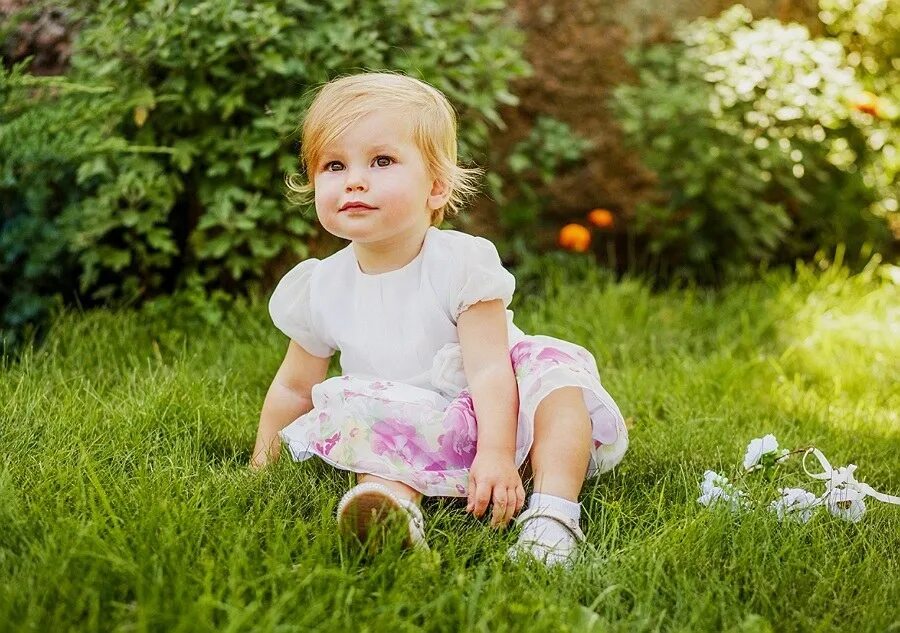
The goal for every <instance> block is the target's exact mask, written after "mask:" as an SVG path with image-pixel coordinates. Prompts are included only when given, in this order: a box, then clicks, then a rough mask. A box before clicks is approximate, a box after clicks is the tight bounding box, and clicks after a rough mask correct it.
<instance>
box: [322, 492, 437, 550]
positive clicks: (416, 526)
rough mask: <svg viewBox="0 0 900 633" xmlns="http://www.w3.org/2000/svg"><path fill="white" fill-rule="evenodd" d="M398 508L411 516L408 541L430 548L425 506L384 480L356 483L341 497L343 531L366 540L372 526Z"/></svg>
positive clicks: (338, 509) (340, 526) (339, 504)
mask: <svg viewBox="0 0 900 633" xmlns="http://www.w3.org/2000/svg"><path fill="white" fill-rule="evenodd" d="M396 512H402V513H404V514H405V515H406V516H407V517H408V519H409V520H408V522H407V534H406V537H405V539H404V545H405V546H406V547H418V548H421V549H425V550H427V549H428V543H427V542H426V541H425V519H424V517H423V516H422V510H420V509H419V506H418V505H416V504H415V503H413V502H412V501H410V500H409V499H403V498H401V497H399V496H398V495H397V494H395V493H394V491H393V490H391V489H390V488H388V487H387V486H385V485H384V484H379V483H375V482H372V481H368V482H365V483H362V484H358V485H356V486H354V487H353V488H351V489H350V490H348V491H347V493H346V494H345V495H344V496H343V497H341V500H340V502H338V507H337V512H336V515H337V522H338V527H339V528H340V530H341V531H342V532H343V533H345V534H352V535H355V536H356V537H357V538H359V540H360V541H361V542H362V543H366V542H367V540H368V536H369V531H370V529H371V528H372V527H373V526H375V525H378V524H382V523H384V520H385V519H386V518H387V517H388V516H389V515H391V514H394V513H396Z"/></svg>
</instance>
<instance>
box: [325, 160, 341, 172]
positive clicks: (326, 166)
mask: <svg viewBox="0 0 900 633" xmlns="http://www.w3.org/2000/svg"><path fill="white" fill-rule="evenodd" d="M340 164H341V163H340V161H336V160H333V161H331V162H330V163H325V171H334V170H333V169H329V167H331V166H332V165H340Z"/></svg>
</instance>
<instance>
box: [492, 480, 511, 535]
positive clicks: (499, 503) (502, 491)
mask: <svg viewBox="0 0 900 633" xmlns="http://www.w3.org/2000/svg"><path fill="white" fill-rule="evenodd" d="M509 492H510V489H509V488H500V487H499V486H498V487H497V488H494V497H493V498H494V505H493V507H492V508H491V527H499V526H503V525H506V524H507V523H508V522H509V520H510V519H511V518H512V514H511V511H512V509H513V504H514V503H515V497H513V499H512V503H510V495H509Z"/></svg>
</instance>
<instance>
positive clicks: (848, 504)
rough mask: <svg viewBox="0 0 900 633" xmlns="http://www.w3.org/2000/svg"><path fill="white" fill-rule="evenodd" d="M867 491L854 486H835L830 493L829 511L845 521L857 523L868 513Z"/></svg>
mask: <svg viewBox="0 0 900 633" xmlns="http://www.w3.org/2000/svg"><path fill="white" fill-rule="evenodd" d="M865 496H866V495H865V493H863V492H860V491H859V490H854V489H852V488H843V489H841V488H834V489H832V491H831V492H830V493H829V494H828V501H827V506H828V511H829V512H831V514H833V515H834V516H836V517H840V518H841V519H844V520H845V521H850V522H851V523H856V522H857V521H859V520H860V519H862V518H863V515H864V514H865V513H866V502H865V501H864V499H865Z"/></svg>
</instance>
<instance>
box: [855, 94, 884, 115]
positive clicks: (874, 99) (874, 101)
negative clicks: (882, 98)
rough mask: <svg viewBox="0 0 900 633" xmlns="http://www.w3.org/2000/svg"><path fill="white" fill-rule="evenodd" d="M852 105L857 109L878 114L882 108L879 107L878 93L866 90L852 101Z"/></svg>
mask: <svg viewBox="0 0 900 633" xmlns="http://www.w3.org/2000/svg"><path fill="white" fill-rule="evenodd" d="M851 105H852V107H853V108H854V109H855V110H859V111H860V112H865V113H866V114H871V115H872V116H878V115H879V113H880V108H879V107H878V95H876V94H873V93H871V92H869V91H865V92H863V93H862V94H860V95H859V96H858V97H856V98H855V99H853V100H852V101H851Z"/></svg>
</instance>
